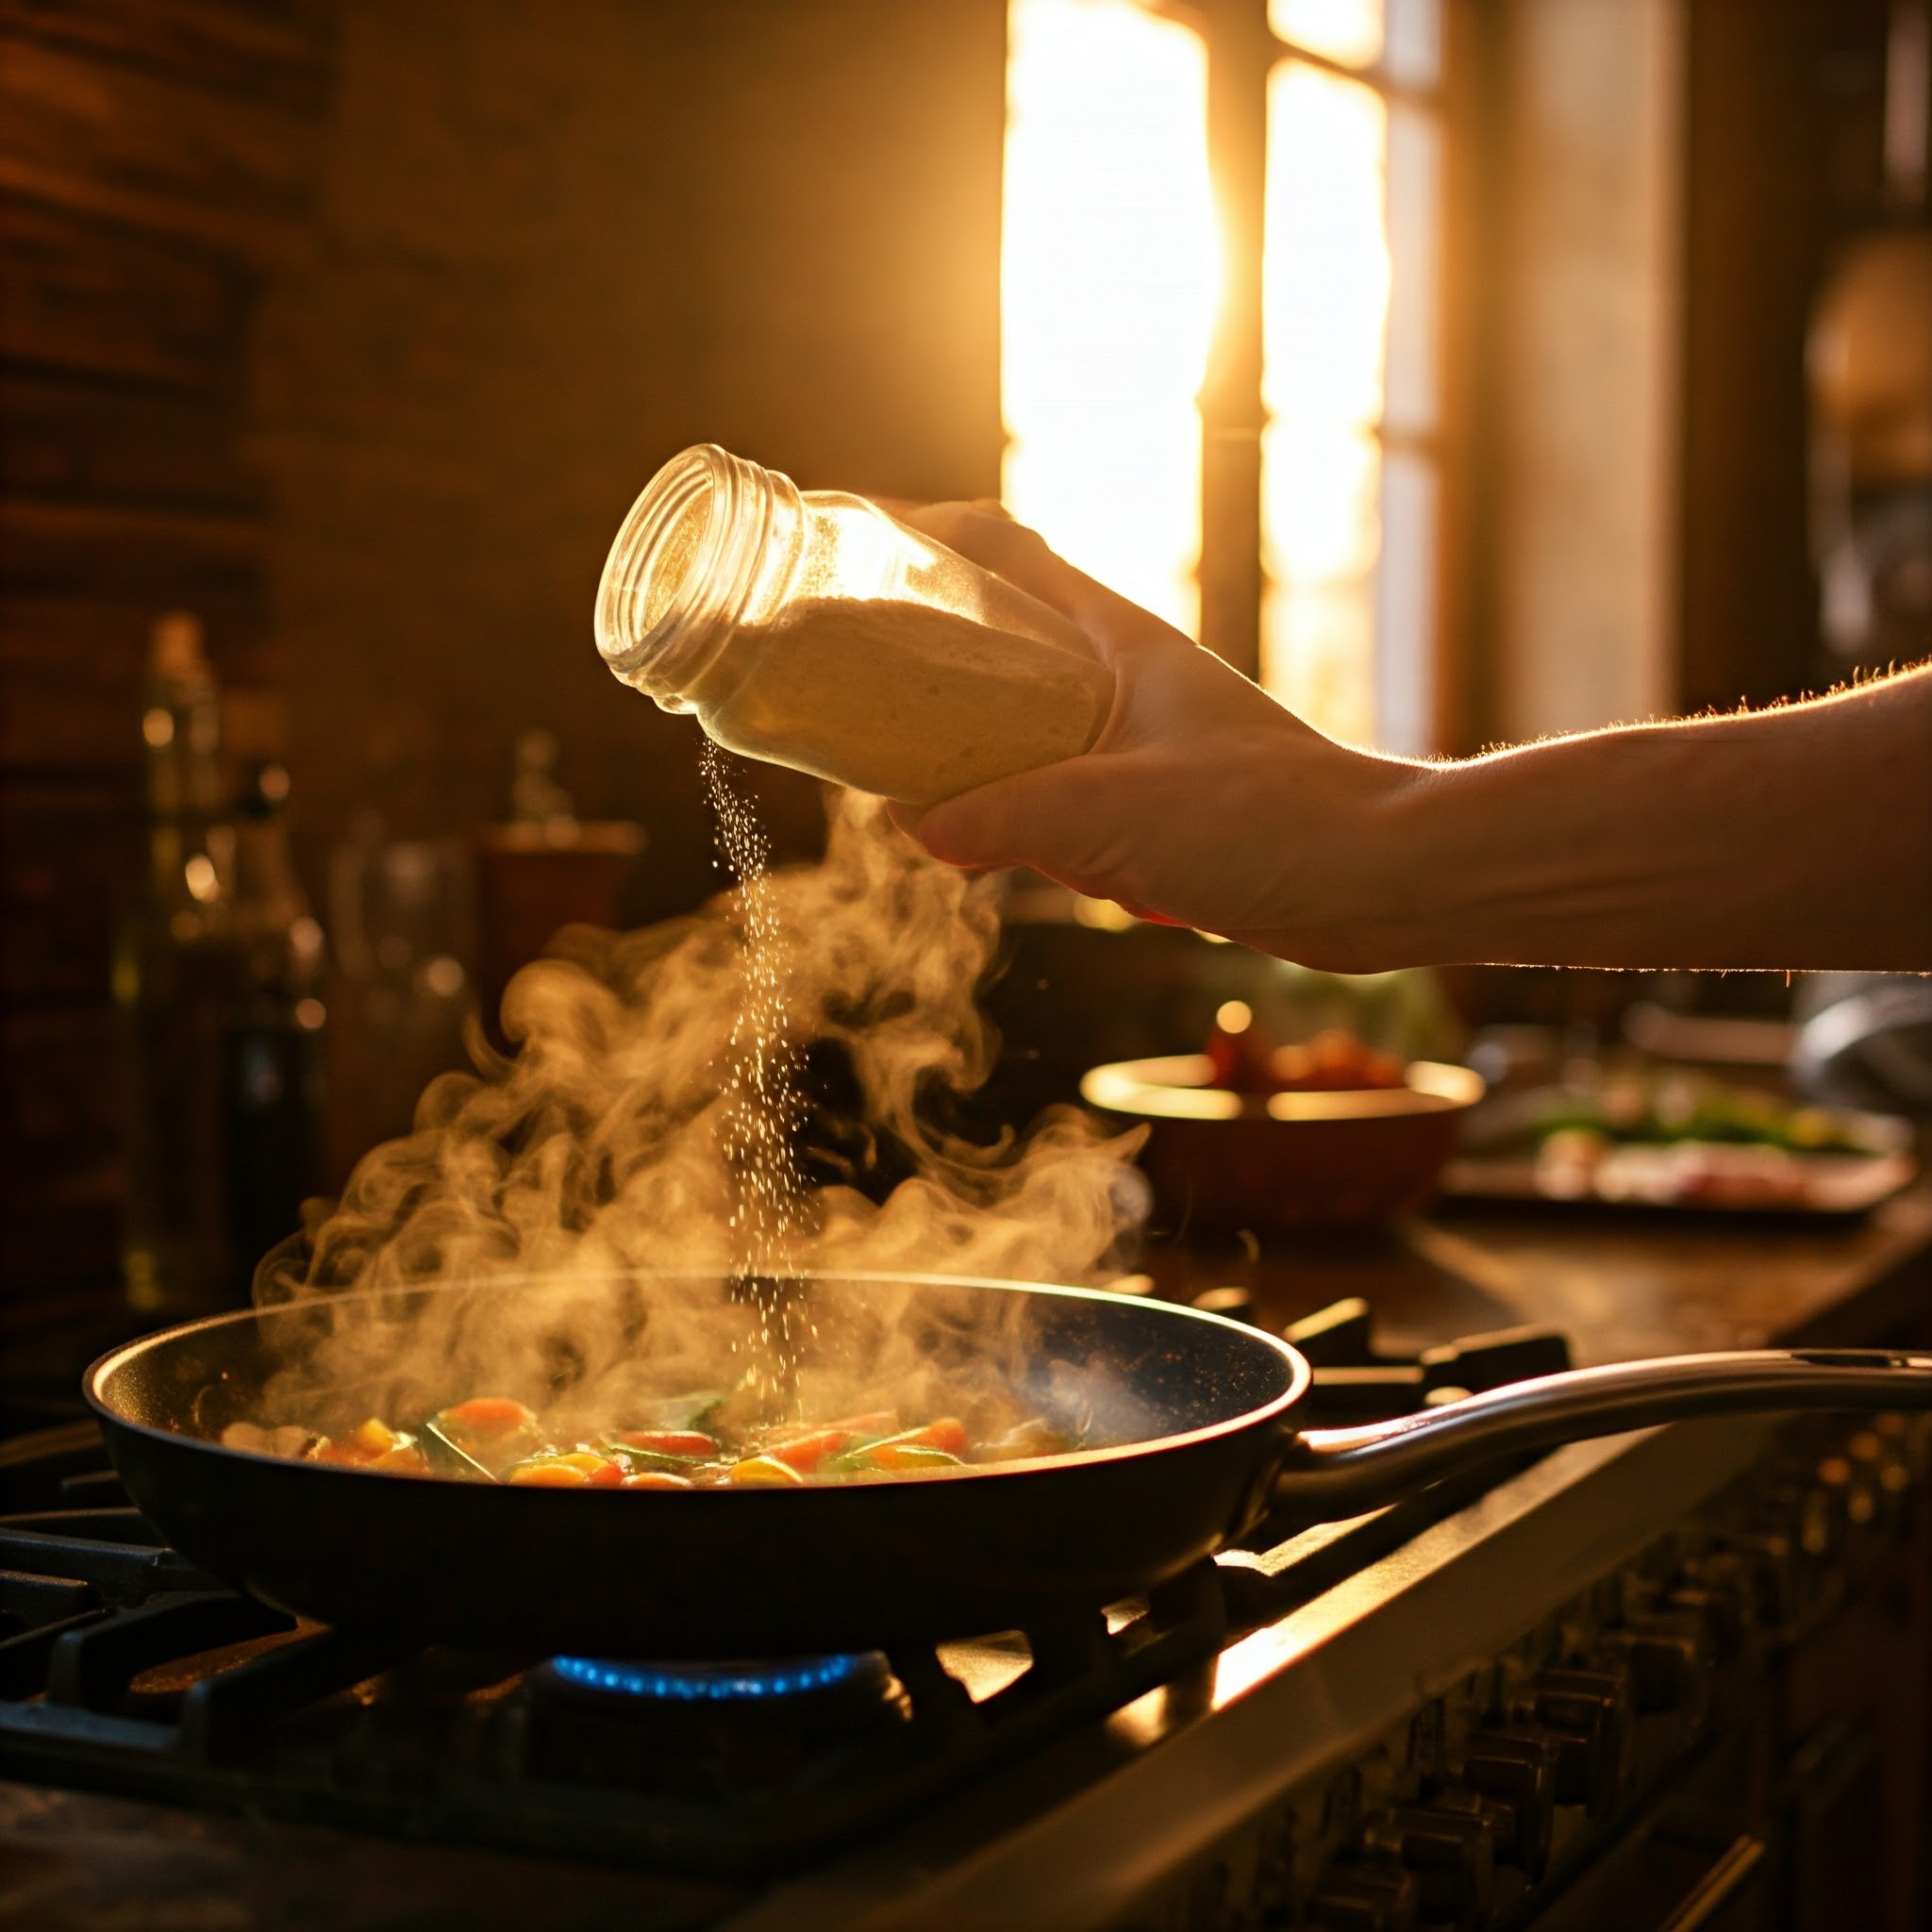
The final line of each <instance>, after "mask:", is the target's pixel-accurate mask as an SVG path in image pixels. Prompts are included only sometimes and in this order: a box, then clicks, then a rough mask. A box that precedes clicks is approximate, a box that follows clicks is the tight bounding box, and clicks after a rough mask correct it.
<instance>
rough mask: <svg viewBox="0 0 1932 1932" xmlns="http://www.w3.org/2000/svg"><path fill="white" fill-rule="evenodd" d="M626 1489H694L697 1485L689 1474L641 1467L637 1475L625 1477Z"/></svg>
mask: <svg viewBox="0 0 1932 1932" xmlns="http://www.w3.org/2000/svg"><path fill="white" fill-rule="evenodd" d="M624 1487H625V1489H626V1490H694V1489H696V1488H697V1485H696V1484H695V1483H694V1482H692V1481H691V1478H690V1476H688V1475H673V1474H671V1472H670V1471H669V1470H668V1469H641V1470H639V1472H638V1473H637V1474H636V1475H627V1476H625V1479H624Z"/></svg>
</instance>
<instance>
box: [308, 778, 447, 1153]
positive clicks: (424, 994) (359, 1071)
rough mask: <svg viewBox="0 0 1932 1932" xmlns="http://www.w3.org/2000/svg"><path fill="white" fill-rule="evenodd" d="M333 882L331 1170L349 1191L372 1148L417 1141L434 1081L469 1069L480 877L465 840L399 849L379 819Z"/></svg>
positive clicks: (364, 826)
mask: <svg viewBox="0 0 1932 1932" xmlns="http://www.w3.org/2000/svg"><path fill="white" fill-rule="evenodd" d="M328 882H329V894H328V906H329V924H330V926H331V929H332V932H333V936H334V941H335V948H334V950H335V962H334V963H335V969H336V970H335V975H334V980H333V983H332V985H331V988H330V991H329V1006H330V1008H331V1009H332V1011H333V1012H334V1014H335V1016H336V1024H335V1026H334V1028H333V1029H332V1040H333V1045H334V1052H333V1055H332V1058H331V1062H330V1067H329V1085H330V1089H331V1091H332V1092H333V1093H334V1094H335V1096H336V1104H335V1106H334V1108H333V1109H332V1111H331V1115H330V1121H329V1158H328V1168H329V1174H330V1178H331V1182H332V1184H333V1185H335V1186H340V1185H341V1181H342V1180H343V1179H344V1178H345V1177H346V1176H347V1174H348V1172H349V1170H350V1168H351V1167H353V1166H354V1165H355V1163H356V1161H357V1159H358V1158H359V1157H360V1156H361V1155H362V1154H363V1153H365V1152H366V1151H367V1150H368V1149H369V1148H370V1147H372V1146H374V1145H375V1143H376V1142H377V1141H385V1140H389V1139H391V1138H393V1137H394V1136H396V1135H399V1134H407V1133H408V1131H409V1129H410V1125H411V1123H412V1122H413V1121H414V1119H415V1113H416V1099H417V1096H418V1095H419V1094H420V1093H421V1092H422V1091H423V1089H424V1088H425V1086H427V1085H428V1083H429V1082H430V1081H431V1080H432V1079H434V1078H435V1077H436V1075H437V1074H444V1073H448V1072H450V1071H451V1070H453V1069H455V1068H458V1067H462V1066H466V1065H467V1064H468V1054H467V1051H466V1049H465V1045H464V1033H463V1029H464V1023H465V1021H466V1020H468V1019H469V1018H470V1017H471V1016H472V1015H473V1014H474V1013H475V1011H476V992H475V978H476V967H475V958H476V951H475V866H474V863H473V860H472V857H471V853H470V850H469V847H468V846H467V845H466V844H465V843H464V841H462V840H460V839H457V838H441V839H397V838H394V837H392V836H391V833H390V831H389V828H388V826H387V825H386V824H385V823H384V821H383V819H382V815H381V814H380V813H379V812H376V811H375V810H373V809H372V810H369V811H366V812H363V813H362V814H360V815H359V816H358V818H357V820H356V822H355V824H354V825H353V826H351V828H350V833H349V837H348V838H347V839H346V840H344V841H343V842H342V843H341V845H339V846H337V848H336V849H335V851H334V852H333V853H332V854H331V855H330V857H329V869H328Z"/></svg>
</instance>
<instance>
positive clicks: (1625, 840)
mask: <svg viewBox="0 0 1932 1932" xmlns="http://www.w3.org/2000/svg"><path fill="white" fill-rule="evenodd" d="M1388 871H1389V873H1390V874H1391V876H1392V877H1394V878H1397V879H1400V880H1402V881H1404V882H1406V883H1405V886H1404V888H1403V889H1401V890H1399V891H1398V893H1397V904H1398V906H1399V908H1400V910H1399V912H1398V914H1397V919H1396V922H1395V923H1396V925H1397V927H1398V929H1397V930H1396V931H1393V932H1391V934H1390V935H1389V939H1390V942H1391V945H1392V947H1393V949H1394V950H1396V951H1399V952H1400V953H1402V954H1404V955H1405V956H1407V958H1410V959H1412V960H1413V962H1415V963H1427V962H1447V961H1451V960H1471V959H1480V960H1491V961H1495V962H1499V963H1511V964H1533V965H1567V966H1603V967H1661V966H1680V967H1714V968H1731V969H1750V968H1767V969H1787V968H1788V969H1803V968H1811V967H1862V968H1870V969H1874V970H1891V971H1920V972H1924V971H1932V669H1927V670H1921V671H1919V672H1915V673H1912V674H1909V675H1906V676H1903V677H1896V678H1891V679H1888V680H1885V681H1883V682H1881V683H1877V684H1874V685H1868V686H1865V687H1863V688H1861V689H1859V690H1857V691H1848V692H1844V693H1840V694H1839V695H1837V696H1835V697H1832V698H1828V699H1824V700H1820V701H1816V702H1813V703H1808V704H1805V705H1801V706H1792V707H1790V708H1784V709H1780V710H1774V711H1769V712H1758V713H1753V714H1748V715H1740V716H1734V717H1721V718H1709V719H1700V720H1695V721H1690V722H1683V723H1675V724H1657V725H1641V726H1634V727H1628V728H1624V729H1621V730H1616V731H1607V732H1599V733H1596V734H1593V735H1591V736H1588V737H1582V738H1570V739H1557V740H1553V741H1548V742H1546V743H1541V744H1532V745H1525V746H1523V747H1520V748H1518V749H1516V750H1512V751H1508V752H1502V753H1497V754H1494V755H1491V756H1490V757H1487V758H1474V759H1470V760H1468V761H1466V762H1462V763H1458V764H1452V765H1441V766H1434V767H1426V768H1423V769H1422V770H1421V771H1420V772H1419V773H1418V774H1416V776H1415V778H1414V780H1413V781H1412V782H1410V783H1409V784H1407V786H1406V787H1405V788H1404V789H1403V790H1402V791H1401V794H1400V796H1399V797H1398V799H1397V800H1396V802H1395V804H1394V807H1393V808H1392V810H1391V826H1390V832H1389V866H1388Z"/></svg>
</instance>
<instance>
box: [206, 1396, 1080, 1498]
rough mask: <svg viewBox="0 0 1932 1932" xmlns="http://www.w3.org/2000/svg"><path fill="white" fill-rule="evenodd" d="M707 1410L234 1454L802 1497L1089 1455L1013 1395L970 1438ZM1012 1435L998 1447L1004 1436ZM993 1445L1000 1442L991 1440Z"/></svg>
mask: <svg viewBox="0 0 1932 1932" xmlns="http://www.w3.org/2000/svg"><path fill="white" fill-rule="evenodd" d="M694 1401H702V1402H703V1403H704V1404H705V1405H706V1412H707V1413H708V1414H709V1415H711V1416H712V1417H713V1418H714V1427H713V1428H712V1429H697V1428H691V1427H673V1426H671V1425H669V1424H663V1425H658V1426H652V1427H633V1428H623V1429H618V1430H615V1431H613V1432H611V1433H609V1434H606V1435H591V1436H590V1437H588V1438H587V1437H584V1436H581V1435H575V1434H571V1435H559V1434H558V1433H556V1432H554V1431H552V1430H549V1429H547V1428H546V1426H545V1424H543V1422H542V1421H541V1418H540V1417H539V1416H538V1415H537V1414H536V1413H535V1411H534V1410H532V1409H530V1408H528V1407H525V1405H524V1404H523V1403H521V1402H517V1401H514V1400H513V1399H511V1398H510V1397H508V1396H506V1395H479V1396H473V1397H471V1398H470V1399H469V1400H468V1401H466V1402H458V1403H455V1404H452V1405H451V1407H448V1408H445V1409H441V1410H440V1411H439V1412H438V1413H436V1414H434V1415H431V1416H428V1417H426V1418H425V1419H424V1421H423V1422H422V1423H420V1424H418V1425H417V1427H416V1428H415V1429H413V1430H411V1429H398V1428H396V1427H394V1426H393V1425H392V1424H390V1423H387V1422H385V1421H384V1420H383V1419H382V1418H381V1417H380V1416H370V1417H368V1418H366V1419H365V1420H364V1421H362V1422H360V1423H358V1424H356V1425H355V1426H354V1427H353V1428H351V1429H348V1430H346V1431H345V1432H344V1433H343V1434H342V1435H341V1436H340V1437H336V1438H333V1439H332V1438H330V1437H327V1436H323V1435H319V1434H317V1433H315V1432H314V1431H313V1430H310V1429H306V1428H303V1427H301V1426H299V1425H298V1424H281V1425H280V1426H278V1427H275V1428H266V1427H263V1426H260V1425H259V1424H255V1423H247V1422H239V1423H231V1424H229V1425H228V1427H227V1428H226V1429H225V1430H224V1431H223V1433H222V1441H223V1443H224V1444H225V1446H226V1447H228V1448H231V1449H245V1450H249V1451H251V1452H252V1453H254V1454H256V1455H258V1456H280V1457H289V1458H291V1459H297V1460H299V1459H303V1458H308V1459H311V1460H314V1461H319V1462H329V1463H335V1464H338V1465H341V1466H342V1467H344V1468H350V1469H370V1470H380V1471H383V1472H385V1473H386V1474H398V1475H430V1474H437V1475H441V1476H446V1477H453V1478H455V1479H457V1480H458V1481H463V1482H501V1483H508V1484H510V1485H511V1486H512V1487H514V1488H517V1489H551V1490H597V1489H625V1490H692V1489H710V1488H715V1487H717V1486H719V1485H721V1484H729V1485H733V1486H738V1487H744V1488H765V1489H798V1488H802V1487H803V1486H804V1485H805V1484H807V1483H808V1482H846V1481H865V1480H867V1479H871V1478H876V1477H879V1476H888V1475H933V1474H941V1473H943V1472H944V1471H947V1470H955V1469H959V1468H961V1467H963V1466H964V1465H965V1464H967V1463H969V1462H1006V1461H1013V1460H1016V1459H1018V1458H1021V1457H1038V1456H1057V1455H1064V1454H1066V1453H1067V1452H1068V1451H1069V1450H1071V1449H1073V1448H1074V1447H1075V1446H1076V1445H1075V1444H1074V1442H1072V1441H1069V1439H1068V1438H1067V1437H1066V1436H1064V1435H1062V1434H1061V1433H1060V1432H1059V1431H1058V1429H1056V1428H1055V1427H1054V1426H1053V1425H1052V1424H1049V1423H1048V1422H1047V1421H1045V1419H1044V1418H1042V1417H1040V1416H1033V1417H1029V1418H1026V1419H1024V1420H1023V1421H1021V1422H1019V1423H1017V1424H1014V1423H1013V1422H1012V1418H1013V1417H1014V1416H1016V1415H1021V1416H1024V1410H1023V1409H1021V1408H1020V1407H1019V1405H1018V1404H1017V1403H1016V1402H1015V1401H1014V1400H1013V1399H1012V1397H1011V1396H1010V1395H1008V1394H1007V1393H1005V1392H1003V1391H1002V1392H997V1393H996V1394H994V1395H993V1396H987V1395H984V1394H982V1395H980V1396H977V1397H975V1398H974V1402H973V1403H972V1404H970V1405H969V1406H967V1408H966V1413H967V1414H969V1415H971V1416H972V1417H974V1424H975V1426H973V1427H969V1426H968V1424H966V1423H965V1422H963V1421H961V1420H960V1418H959V1417H958V1416H957V1415H941V1416H935V1417H933V1418H932V1420H930V1421H928V1422H922V1423H918V1424H914V1425H912V1426H911V1427H908V1426H906V1424H905V1421H904V1418H903V1417H902V1416H901V1415H900V1413H899V1411H898V1410H896V1409H875V1410H873V1411H871V1412H870V1413H868V1414H865V1415H853V1416H845V1417H842V1418H841V1419H840V1420H839V1421H836V1422H830V1423H819V1424H810V1425H808V1424H800V1423H788V1424H764V1425H762V1426H760V1427H758V1428H753V1429H748V1430H745V1431H743V1432H741V1433H737V1434H734V1432H733V1431H731V1430H729V1429H728V1428H726V1427H725V1426H724V1422H723V1421H722V1420H718V1418H720V1417H722V1416H723V1415H724V1413H725V1411H724V1408H723V1406H722V1405H721V1404H720V1403H719V1401H718V1400H717V1399H716V1398H715V1397H702V1398H686V1397H680V1398H678V1402H679V1404H680V1406H684V1405H689V1404H690V1403H691V1402H694ZM1002 1428H1003V1429H1004V1430H1005V1433H1004V1434H1001V1435H998V1436H991V1430H994V1429H1002ZM989 1437H991V1440H988V1438H989Z"/></svg>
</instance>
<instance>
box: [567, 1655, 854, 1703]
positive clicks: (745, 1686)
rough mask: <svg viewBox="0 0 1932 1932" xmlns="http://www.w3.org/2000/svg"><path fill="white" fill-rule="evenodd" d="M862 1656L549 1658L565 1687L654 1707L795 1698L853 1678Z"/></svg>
mask: <svg viewBox="0 0 1932 1932" xmlns="http://www.w3.org/2000/svg"><path fill="white" fill-rule="evenodd" d="M865 1661H866V1659H865V1658H864V1657H794V1658H791V1659H790V1660H788V1661H787V1662H785V1663H774V1664H612V1663H603V1662H600V1661H599V1660H598V1659H597V1658H595V1657H552V1658H551V1659H550V1668H551V1669H552V1670H553V1671H555V1672H556V1674H558V1676H559V1677H561V1678H562V1679H563V1681H564V1682H565V1683H567V1684H576V1685H580V1686H581V1687H582V1688H583V1689H584V1690H586V1691H608V1692H610V1693H612V1694H613V1695H615V1696H619V1697H644V1698H655V1699H657V1700H658V1702H660V1703H667V1704H671V1703H676V1704H737V1703H741V1702H743V1701H746V1700H748V1699H751V1698H756V1697H797V1696H800V1695H802V1694H804V1693H806V1692H808V1691H827V1690H830V1689H831V1687H832V1686H833V1685H835V1684H842V1683H844V1682H846V1681H847V1680H848V1679H849V1678H851V1677H853V1676H855V1675H856V1674H858V1671H859V1669H860V1667H861V1666H862V1665H863V1664H864V1662H865Z"/></svg>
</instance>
